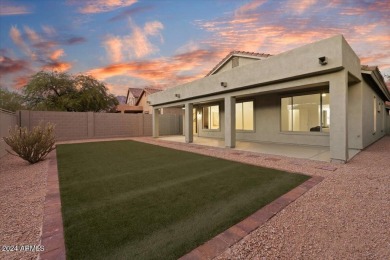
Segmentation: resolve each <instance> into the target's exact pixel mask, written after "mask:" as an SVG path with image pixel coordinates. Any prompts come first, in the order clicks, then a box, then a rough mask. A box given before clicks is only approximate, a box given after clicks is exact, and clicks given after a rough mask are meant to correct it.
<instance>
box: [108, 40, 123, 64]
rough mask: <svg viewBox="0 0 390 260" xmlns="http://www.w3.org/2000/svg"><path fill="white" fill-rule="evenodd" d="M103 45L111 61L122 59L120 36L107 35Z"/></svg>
mask: <svg viewBox="0 0 390 260" xmlns="http://www.w3.org/2000/svg"><path fill="white" fill-rule="evenodd" d="M103 45H104V46H105V48H106V51H107V53H108V55H109V56H110V58H111V61H113V62H120V61H121V60H122V47H123V44H122V40H121V39H120V37H116V36H109V37H107V39H106V40H105V41H104V42H103Z"/></svg>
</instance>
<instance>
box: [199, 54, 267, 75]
mask: <svg viewBox="0 0 390 260" xmlns="http://www.w3.org/2000/svg"><path fill="white" fill-rule="evenodd" d="M232 56H242V57H248V56H250V57H253V58H258V59H260V58H268V57H269V56H272V55H271V54H266V53H258V52H248V51H231V52H230V53H229V54H228V55H226V57H225V58H223V59H222V60H221V61H220V62H219V63H218V64H217V65H215V67H214V68H213V69H212V70H210V71H209V73H207V75H206V77H207V76H210V75H211V74H213V73H214V72H216V70H217V69H218V68H219V67H221V66H222V65H223V64H224V63H225V62H226V61H228V60H229V59H230V58H231V57H232Z"/></svg>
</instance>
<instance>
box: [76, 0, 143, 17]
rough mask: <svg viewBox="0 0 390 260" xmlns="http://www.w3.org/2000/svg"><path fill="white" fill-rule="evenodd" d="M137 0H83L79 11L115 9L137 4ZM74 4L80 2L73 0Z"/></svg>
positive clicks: (87, 12) (92, 11)
mask: <svg viewBox="0 0 390 260" xmlns="http://www.w3.org/2000/svg"><path fill="white" fill-rule="evenodd" d="M136 2H137V0H86V1H82V6H81V7H80V8H79V9H78V11H79V12H80V13H82V14H95V13H103V12H109V11H113V10H115V9H118V8H121V7H126V6H131V5H133V4H135V3H136ZM71 3H73V4H79V2H76V1H71Z"/></svg>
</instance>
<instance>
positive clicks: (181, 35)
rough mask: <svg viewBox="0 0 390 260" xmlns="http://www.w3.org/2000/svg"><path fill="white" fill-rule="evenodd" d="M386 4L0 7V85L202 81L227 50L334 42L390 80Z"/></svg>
mask: <svg viewBox="0 0 390 260" xmlns="http://www.w3.org/2000/svg"><path fill="white" fill-rule="evenodd" d="M389 21H390V3H389V2H388V1H386V0H379V1H374V0H297V1H295V0H283V1H282V0H280V1H278V0H276V1H275V0H274V1H272V0H268V1H267V0H214V1H213V0H197V1H195V0H194V1H190V0H181V1H180V0H145V1H143V0H138V1H137V0H93V1H89V0H84V1H81V0H64V1H61V0H55V1H54V0H34V1H33V0H30V1H28V0H15V1H11V0H0V77H1V78H0V84H1V86H2V87H6V88H8V89H10V90H17V89H20V88H21V87H22V86H23V85H24V84H25V83H26V82H27V80H28V77H29V76H31V75H33V74H34V73H36V72H38V71H40V70H56V71H66V72H69V73H73V74H78V73H83V74H90V75H93V76H94V77H96V78H97V79H99V80H102V81H104V82H105V83H107V86H108V87H109V89H110V90H111V92H112V93H114V94H116V95H126V92H127V88H128V87H145V86H149V87H158V88H167V87H172V86H175V85H178V84H182V83H185V82H188V81H192V80H194V79H197V78H201V77H203V76H204V75H205V74H207V72H208V71H209V70H211V69H212V68H213V66H214V65H215V64H217V63H218V62H219V61H220V60H221V59H222V58H223V57H224V56H226V55H227V54H228V53H229V52H230V51H232V50H242V51H251V52H252V51H254V52H262V53H269V54H278V53H281V52H284V51H287V50H290V49H293V48H295V47H298V46H301V45H304V44H307V43H311V42H314V41H317V40H321V39H324V38H327V37H331V36H333V35H336V34H343V35H344V37H345V38H346V39H347V41H348V42H349V43H350V45H351V46H352V48H353V49H354V50H355V52H356V53H357V54H358V56H359V57H360V58H361V62H362V64H367V65H378V66H379V68H380V70H381V71H382V73H384V74H390V24H389Z"/></svg>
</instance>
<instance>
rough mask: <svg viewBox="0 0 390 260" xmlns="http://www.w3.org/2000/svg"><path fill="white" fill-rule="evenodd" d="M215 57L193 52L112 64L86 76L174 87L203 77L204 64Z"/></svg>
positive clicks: (201, 51) (203, 52)
mask: <svg viewBox="0 0 390 260" xmlns="http://www.w3.org/2000/svg"><path fill="white" fill-rule="evenodd" d="M216 55H218V54H217V53H215V52H210V51H207V50H195V51H191V52H187V53H182V54H177V55H175V56H173V57H171V58H160V59H155V60H150V61H140V62H129V63H120V64H113V65H109V66H106V67H103V68H96V69H93V70H90V71H88V72H87V74H89V75H92V76H94V77H95V78H97V79H99V80H106V79H109V78H112V77H115V76H129V77H134V78H138V79H142V80H144V81H147V82H153V84H160V85H161V84H162V85H168V84H169V85H175V84H179V83H184V82H188V81H190V80H195V79H197V78H201V77H203V76H204V75H205V74H206V72H207V70H208V69H209V68H207V69H204V67H203V66H204V64H207V62H209V60H210V59H211V60H214V59H215V57H216ZM199 68H200V69H199ZM194 71H195V72H194Z"/></svg>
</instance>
